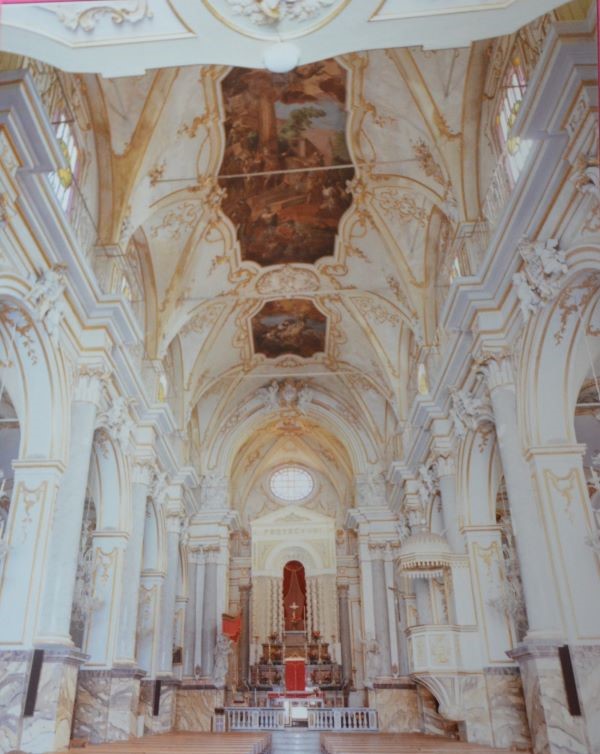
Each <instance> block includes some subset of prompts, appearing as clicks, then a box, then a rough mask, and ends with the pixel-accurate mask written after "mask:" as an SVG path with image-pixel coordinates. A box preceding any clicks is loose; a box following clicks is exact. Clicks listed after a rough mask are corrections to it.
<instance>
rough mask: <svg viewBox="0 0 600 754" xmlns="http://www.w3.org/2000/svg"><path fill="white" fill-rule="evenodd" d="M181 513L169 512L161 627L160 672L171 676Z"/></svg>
mask: <svg viewBox="0 0 600 754" xmlns="http://www.w3.org/2000/svg"><path fill="white" fill-rule="evenodd" d="M180 533H181V514H180V513H179V511H177V512H175V513H169V512H168V513H167V573H166V577H165V583H164V585H163V593H162V600H161V613H162V620H161V629H160V644H159V648H160V649H159V657H158V673H159V674H160V675H163V676H165V675H167V676H171V675H172V673H173V630H174V621H175V599H176V596H177V570H178V566H179V536H180Z"/></svg>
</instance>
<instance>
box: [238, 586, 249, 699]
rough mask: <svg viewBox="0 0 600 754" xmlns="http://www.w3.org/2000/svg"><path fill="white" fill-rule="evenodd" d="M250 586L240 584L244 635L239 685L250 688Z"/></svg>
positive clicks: (241, 646)
mask: <svg viewBox="0 0 600 754" xmlns="http://www.w3.org/2000/svg"><path fill="white" fill-rule="evenodd" d="M251 589H252V587H251V586H250V585H249V584H240V613H241V616H242V634H241V636H240V665H239V680H238V685H239V686H240V687H241V688H248V682H249V678H250V590H251Z"/></svg>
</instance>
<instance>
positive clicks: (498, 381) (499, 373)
mask: <svg viewBox="0 0 600 754" xmlns="http://www.w3.org/2000/svg"><path fill="white" fill-rule="evenodd" d="M475 364H476V365H477V371H478V372H480V373H481V374H482V375H483V376H484V377H485V379H486V382H487V386H488V389H489V390H490V392H491V391H492V390H494V389H495V388H497V387H508V386H511V387H512V386H514V384H515V373H514V368H513V355H512V351H511V350H510V349H508V348H502V349H501V350H491V349H487V348H485V347H483V348H482V349H481V350H480V352H479V354H478V356H477V358H476V359H475Z"/></svg>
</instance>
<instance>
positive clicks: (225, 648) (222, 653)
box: [213, 634, 232, 689]
mask: <svg viewBox="0 0 600 754" xmlns="http://www.w3.org/2000/svg"><path fill="white" fill-rule="evenodd" d="M231 644H232V641H231V639H230V638H229V637H228V636H226V635H225V634H219V637H218V638H217V644H216V646H215V664H214V667H213V678H214V681H215V686H216V687H217V688H218V689H222V688H223V687H224V686H225V678H226V677H227V666H228V664H229V655H230V654H231Z"/></svg>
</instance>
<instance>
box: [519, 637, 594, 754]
mask: <svg viewBox="0 0 600 754" xmlns="http://www.w3.org/2000/svg"><path fill="white" fill-rule="evenodd" d="M518 660H519V666H520V668H521V679H522V681H523V691H524V694H525V706H526V708H527V717H528V719H529V730H530V731H531V738H532V746H533V752H534V754H584V752H587V751H588V747H587V744H586V737H585V730H584V723H583V719H582V718H578V717H572V716H571V715H570V714H569V711H568V708H567V699H566V696H565V689H564V684H563V678H562V671H561V668H560V663H559V660H558V655H557V652H556V651H555V650H554V649H553V650H548V653H547V654H546V655H544V654H541V653H540V650H538V649H532V650H531V653H527V649H526V648H524V649H523V650H522V651H520V655H519V657H518Z"/></svg>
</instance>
